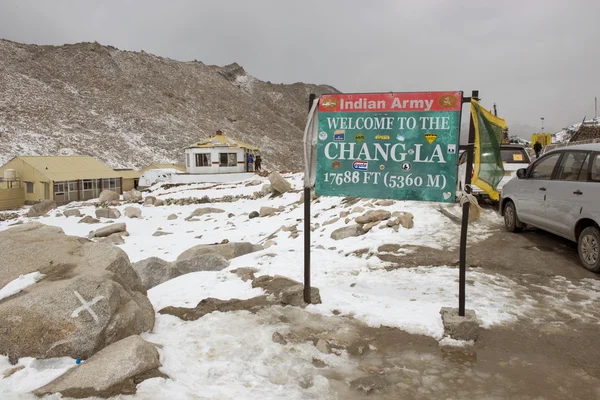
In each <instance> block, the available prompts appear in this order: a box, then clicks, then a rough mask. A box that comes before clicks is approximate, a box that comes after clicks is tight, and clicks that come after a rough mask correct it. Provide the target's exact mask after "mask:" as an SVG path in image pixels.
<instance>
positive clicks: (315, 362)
mask: <svg viewBox="0 0 600 400" xmlns="http://www.w3.org/2000/svg"><path fill="white" fill-rule="evenodd" d="M312 365H314V366H315V367H317V368H325V367H326V366H327V363H326V362H325V361H323V360H320V359H318V358H316V357H313V359H312Z"/></svg>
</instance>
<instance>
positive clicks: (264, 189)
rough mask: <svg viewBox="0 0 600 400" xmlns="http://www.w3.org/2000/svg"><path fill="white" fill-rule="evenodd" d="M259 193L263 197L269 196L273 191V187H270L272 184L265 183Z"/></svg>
mask: <svg viewBox="0 0 600 400" xmlns="http://www.w3.org/2000/svg"><path fill="white" fill-rule="evenodd" d="M259 193H260V194H261V195H262V196H266V195H268V194H270V193H272V190H271V185H270V184H268V183H265V184H264V185H263V187H262V188H261V189H260V192H259Z"/></svg>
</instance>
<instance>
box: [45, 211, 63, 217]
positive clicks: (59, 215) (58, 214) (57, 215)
mask: <svg viewBox="0 0 600 400" xmlns="http://www.w3.org/2000/svg"><path fill="white" fill-rule="evenodd" d="M54 216H55V217H62V216H63V215H62V214H61V213H60V212H57V213H56V214H54ZM44 217H47V215H44Z"/></svg>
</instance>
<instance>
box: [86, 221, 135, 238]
mask: <svg viewBox="0 0 600 400" xmlns="http://www.w3.org/2000/svg"><path fill="white" fill-rule="evenodd" d="M126 230H127V225H126V224H124V223H122V222H121V223H117V224H112V225H109V226H105V227H104V228H100V229H98V230H97V231H95V232H94V235H93V237H107V236H110V235H112V234H113V233H119V232H125V231H126Z"/></svg>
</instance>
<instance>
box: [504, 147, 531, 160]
mask: <svg viewBox="0 0 600 400" xmlns="http://www.w3.org/2000/svg"><path fill="white" fill-rule="evenodd" d="M500 155H501V157H502V161H503V162H505V163H507V164H517V163H518V164H522V163H525V164H529V163H530V160H529V155H528V154H527V152H526V151H525V149H510V148H508V149H503V148H500Z"/></svg>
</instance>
